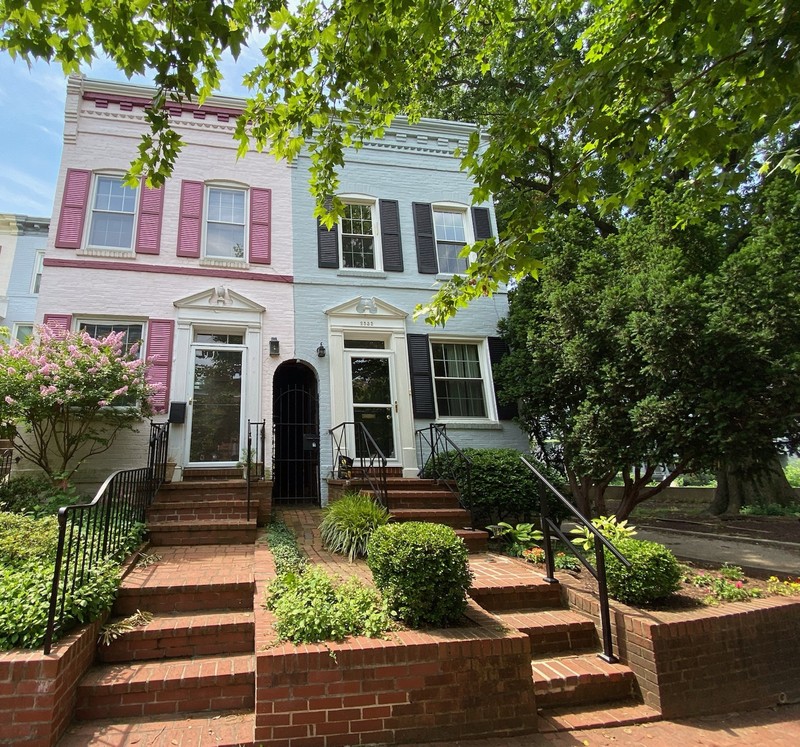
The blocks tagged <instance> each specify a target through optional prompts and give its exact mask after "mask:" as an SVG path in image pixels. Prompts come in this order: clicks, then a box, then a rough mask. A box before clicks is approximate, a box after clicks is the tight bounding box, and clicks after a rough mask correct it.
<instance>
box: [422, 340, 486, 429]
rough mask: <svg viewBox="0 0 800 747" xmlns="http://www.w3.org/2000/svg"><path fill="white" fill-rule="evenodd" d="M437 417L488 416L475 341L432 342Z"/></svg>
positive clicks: (477, 348)
mask: <svg viewBox="0 0 800 747" xmlns="http://www.w3.org/2000/svg"><path fill="white" fill-rule="evenodd" d="M431 353H432V356H433V381H434V393H435V396H436V411H437V414H438V416H439V417H440V418H485V417H487V408H486V393H485V387H484V381H483V377H482V375H481V374H482V371H481V354H480V349H479V347H478V345H477V344H476V343H455V342H433V341H432V342H431Z"/></svg>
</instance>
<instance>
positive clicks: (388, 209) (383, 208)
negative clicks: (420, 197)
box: [378, 200, 403, 272]
mask: <svg viewBox="0 0 800 747" xmlns="http://www.w3.org/2000/svg"><path fill="white" fill-rule="evenodd" d="M378 209H379V211H380V217H381V247H382V249H383V269H384V270H386V271H387V272H402V271H403V245H402V243H401V241H400V208H399V207H398V204H397V200H379V201H378Z"/></svg>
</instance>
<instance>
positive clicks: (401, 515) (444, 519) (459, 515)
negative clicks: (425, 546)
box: [389, 508, 472, 529]
mask: <svg viewBox="0 0 800 747" xmlns="http://www.w3.org/2000/svg"><path fill="white" fill-rule="evenodd" d="M389 513H390V514H391V516H392V519H393V520H394V521H429V522H431V523H433V524H444V525H445V526H448V527H453V528H454V529H467V528H471V525H472V517H471V516H470V513H469V511H465V510H464V509H463V508H401V509H392V510H391V511H390V512H389Z"/></svg>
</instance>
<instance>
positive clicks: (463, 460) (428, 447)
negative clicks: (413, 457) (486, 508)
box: [415, 423, 472, 510]
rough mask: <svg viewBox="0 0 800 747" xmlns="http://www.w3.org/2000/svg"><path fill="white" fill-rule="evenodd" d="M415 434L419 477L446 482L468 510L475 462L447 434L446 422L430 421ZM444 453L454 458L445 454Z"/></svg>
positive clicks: (444, 483)
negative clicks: (473, 463)
mask: <svg viewBox="0 0 800 747" xmlns="http://www.w3.org/2000/svg"><path fill="white" fill-rule="evenodd" d="M415 434H416V436H417V458H418V462H417V463H418V464H419V465H421V466H420V469H419V476H420V477H422V476H429V477H432V478H433V479H434V480H437V481H438V482H440V483H441V484H442V485H445V486H446V487H447V488H448V490H450V492H451V493H453V495H455V496H456V498H458V502H459V504H460V506H461V508H465V509H467V510H469V509H470V506H471V505H472V462H471V461H470V458H469V457H468V456H467V455H466V454H465V453H464V452H463V451H461V449H460V448H459V447H458V446H457V445H456V444H455V443H454V442H453V440H452V439H451V438H450V436H448V435H447V425H445V424H444V423H431V424H430V425H428V426H427V427H426V428H418V429H417V430H416V431H415ZM426 454H427V456H426ZM445 454H448V455H451V454H452V455H454V457H451V456H447V457H445V456H444V455H445ZM454 484H455V485H456V487H455V488H454V487H453V485H454ZM462 486H463V487H462Z"/></svg>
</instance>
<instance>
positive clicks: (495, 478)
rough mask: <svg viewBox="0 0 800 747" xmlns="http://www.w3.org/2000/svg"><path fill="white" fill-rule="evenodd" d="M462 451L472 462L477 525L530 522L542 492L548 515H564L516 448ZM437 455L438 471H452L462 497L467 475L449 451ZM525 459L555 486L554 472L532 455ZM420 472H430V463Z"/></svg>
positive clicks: (558, 478) (558, 518)
mask: <svg viewBox="0 0 800 747" xmlns="http://www.w3.org/2000/svg"><path fill="white" fill-rule="evenodd" d="M464 454H465V455H466V456H467V457H468V458H469V460H470V462H471V463H472V468H471V470H470V480H469V486H471V490H472V495H471V498H470V501H469V508H470V510H471V511H472V515H473V520H474V521H475V524H476V525H477V526H488V525H489V524H497V523H498V522H500V521H508V522H517V521H524V522H530V521H533V520H535V519H538V517H539V506H540V501H541V498H542V496H543V495H545V494H547V495H548V496H549V498H548V501H549V503H548V506H549V507H550V516H551V518H553V519H554V520H555V521H557V522H558V523H560V522H561V521H562V520H563V519H564V518H566V516H567V511H566V509H564V508H563V507H562V506H561V502H560V501H558V500H557V499H556V498H555V497H553V496H550V491H549V490H547V488H546V487H545V486H544V485H542V483H541V481H540V480H539V479H538V478H537V477H536V475H534V474H533V472H531V471H530V470H529V469H528V468H527V467H526V466H525V465H524V464H523V463H522V461H521V460H520V458H519V457H520V452H518V451H516V450H515V449H464ZM441 459H442V460H443V465H441V471H442V474H443V475H445V476H446V475H449V474H453V473H454V474H456V482H457V484H458V489H459V491H460V492H461V494H462V495H463V496H465V498H466V496H467V490H468V483H467V475H466V472H464V471H459V470H458V465H459V461H458V459H457V458H456V456H455V455H454V454H453V453H452V452H448V453H447V454H444V455H443V456H442V457H441ZM528 459H529V461H530V462H531V464H533V466H534V467H536V469H538V470H539V472H541V473H542V474H543V475H544V476H545V477H546V478H547V479H548V480H549V481H550V482H551V483H552V484H553V485H555V486H556V487H558V486H559V485H560V484H562V483H563V478H562V477H561V475H559V474H558V472H555V471H554V470H552V469H550V468H548V467H546V466H545V465H543V464H541V463H537V462H536V461H535V460H534V459H533V458H532V457H528ZM424 476H425V477H432V476H434V475H433V474H432V473H431V468H430V467H427V468H426V470H425V472H424Z"/></svg>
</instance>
